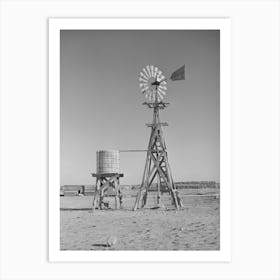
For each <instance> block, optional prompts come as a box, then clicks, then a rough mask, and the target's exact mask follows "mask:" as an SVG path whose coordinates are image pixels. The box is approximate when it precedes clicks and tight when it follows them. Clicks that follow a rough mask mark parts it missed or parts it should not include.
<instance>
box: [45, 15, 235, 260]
mask: <svg viewBox="0 0 280 280" xmlns="http://www.w3.org/2000/svg"><path fill="white" fill-rule="evenodd" d="M230 44H231V43H230V19H218V18H217V19H183V18H181V19H178V18H177V19H56V18H51V19H49V125H50V130H49V144H50V146H49V152H50V158H49V260H50V261H95V262H97V261H103V262H104V261H128V262H129V261H134V262H135V261H147V262H149V261H171V262H172V261H185V262H187V261H188V262H192V261H210V262H211V261H215V262H216V261H230V247H231V245H230V243H231V242H230V240H231V239H230V231H231V227H230V224H231V214H230V213H231V211H230V209H231V206H230V205H231V203H230V202H231V198H230V192H231V187H230V185H231V184H230V182H231V172H230V169H231V167H230V161H231V156H230V137H231V136H230V130H231V128H230V127H231V125H230V124H231V121H230V112H231V110H230V87H231V83H230V57H231V51H230ZM143 105H144V106H143ZM167 123H168V124H169V127H167ZM145 124H146V125H147V127H145ZM167 155H168V156H167Z"/></svg>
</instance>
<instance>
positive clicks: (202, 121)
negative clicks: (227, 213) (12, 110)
mask: <svg viewBox="0 0 280 280" xmlns="http://www.w3.org/2000/svg"><path fill="white" fill-rule="evenodd" d="M184 64H185V65H186V79H185V80H182V81H168V84H167V88H168V89H167V95H166V97H165V98H164V101H165V102H169V103H170V105H169V106H168V107H167V108H166V109H165V110H163V111H161V121H163V122H167V123H168V126H167V127H164V137H165V142H166V146H167V152H168V158H169V163H170V166H171V171H172V176H173V179H174V181H176V182H179V181H193V180H195V181H196V180H198V181H201V180H214V181H218V182H219V180H220V109H219V108H220V86H219V85H220V34H219V31H218V30H62V31H61V33H60V138H61V139H60V144H61V145H60V149H61V151H60V156H61V172H60V174H61V180H60V181H61V185H65V184H94V183H95V181H94V178H92V177H91V173H95V171H96V151H97V150H110V149H114V150H124V149H147V145H148V140H149V136H150V128H148V127H146V125H145V124H146V123H149V122H151V120H152V110H151V109H148V108H147V107H146V106H144V105H142V103H143V102H145V97H144V96H143V94H142V93H141V91H140V88H139V82H138V76H139V72H140V71H141V70H142V68H143V67H145V66H146V65H155V66H157V67H159V68H160V69H161V70H162V71H163V74H164V75H165V76H166V77H168V76H170V75H171V74H172V72H173V71H175V70H176V69H178V68H179V67H181V66H182V65H184ZM145 158H146V153H144V152H142V153H141V152H140V153H121V155H120V171H121V173H124V178H122V180H121V184H140V183H141V178H142V175H143V171H144V164H145Z"/></svg>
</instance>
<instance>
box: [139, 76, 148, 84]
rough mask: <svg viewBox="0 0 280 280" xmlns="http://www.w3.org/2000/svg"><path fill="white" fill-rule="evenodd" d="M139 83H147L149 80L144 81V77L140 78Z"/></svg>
mask: <svg viewBox="0 0 280 280" xmlns="http://www.w3.org/2000/svg"><path fill="white" fill-rule="evenodd" d="M139 82H144V83H147V80H145V79H143V78H142V77H139Z"/></svg>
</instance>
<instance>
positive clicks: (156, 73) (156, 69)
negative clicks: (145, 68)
mask: <svg viewBox="0 0 280 280" xmlns="http://www.w3.org/2000/svg"><path fill="white" fill-rule="evenodd" d="M154 71H155V77H157V75H158V68H157V67H156V66H155V68H154Z"/></svg>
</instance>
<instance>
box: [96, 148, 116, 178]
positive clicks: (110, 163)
mask: <svg viewBox="0 0 280 280" xmlns="http://www.w3.org/2000/svg"><path fill="white" fill-rule="evenodd" d="M119 169H120V152H119V151H117V150H106V151H97V152H96V173H97V174H105V173H119Z"/></svg>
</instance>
